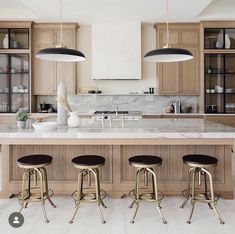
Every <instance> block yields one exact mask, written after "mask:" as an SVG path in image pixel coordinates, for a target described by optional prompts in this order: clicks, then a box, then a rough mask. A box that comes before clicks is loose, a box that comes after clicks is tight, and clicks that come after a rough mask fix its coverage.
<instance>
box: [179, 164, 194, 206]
mask: <svg viewBox="0 0 235 234" xmlns="http://www.w3.org/2000/svg"><path fill="white" fill-rule="evenodd" d="M192 170H194V169H193V168H189V171H188V172H189V177H188V193H189V194H188V196H187V197H185V200H184V202H183V204H182V205H181V206H180V208H181V209H183V208H184V207H185V205H186V204H187V202H188V200H189V198H190V191H191V177H192V174H191V173H192Z"/></svg>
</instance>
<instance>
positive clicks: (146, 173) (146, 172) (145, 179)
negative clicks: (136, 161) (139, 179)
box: [144, 170, 149, 187]
mask: <svg viewBox="0 0 235 234" xmlns="http://www.w3.org/2000/svg"><path fill="white" fill-rule="evenodd" d="M148 184H149V183H148V171H147V170H145V172H144V185H145V186H146V187H147V186H148Z"/></svg>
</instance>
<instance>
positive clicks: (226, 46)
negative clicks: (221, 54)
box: [225, 34, 231, 49]
mask: <svg viewBox="0 0 235 234" xmlns="http://www.w3.org/2000/svg"><path fill="white" fill-rule="evenodd" d="M230 47H231V41H230V38H229V36H228V34H225V49H230Z"/></svg>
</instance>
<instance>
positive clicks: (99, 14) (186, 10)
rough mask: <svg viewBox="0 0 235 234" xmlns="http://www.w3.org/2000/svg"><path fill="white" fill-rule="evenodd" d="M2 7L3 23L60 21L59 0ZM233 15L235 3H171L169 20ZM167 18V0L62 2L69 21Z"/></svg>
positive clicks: (10, 0)
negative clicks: (15, 21)
mask: <svg viewBox="0 0 235 234" xmlns="http://www.w3.org/2000/svg"><path fill="white" fill-rule="evenodd" d="M208 5H209V6H208ZM0 6H1V7H0V20H34V21H59V0H0ZM234 12H235V0H214V1H212V0H169V19H170V21H198V20H199V19H210V18H214V19H227V18H229V19H235V14H234ZM198 16H199V17H198ZM165 17H166V0H63V18H64V21H69V22H79V23H81V24H90V23H92V22H96V21H102V20H103V21H107V20H112V19H115V20H128V19H134V20H138V21H142V22H151V23H154V22H162V21H165Z"/></svg>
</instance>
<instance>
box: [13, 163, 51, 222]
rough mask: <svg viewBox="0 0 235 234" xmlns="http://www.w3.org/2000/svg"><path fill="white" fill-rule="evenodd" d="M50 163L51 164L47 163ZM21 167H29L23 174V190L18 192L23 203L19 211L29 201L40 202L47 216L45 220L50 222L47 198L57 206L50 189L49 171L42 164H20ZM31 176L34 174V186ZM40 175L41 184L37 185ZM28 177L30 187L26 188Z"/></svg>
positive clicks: (44, 214) (20, 201)
mask: <svg viewBox="0 0 235 234" xmlns="http://www.w3.org/2000/svg"><path fill="white" fill-rule="evenodd" d="M46 165H49V164H46ZM18 166H19V167H21V168H25V169H27V170H26V171H25V172H24V174H23V179H22V191H21V192H19V193H18V194H17V197H18V200H19V203H20V205H21V207H20V210H19V212H22V210H23V209H24V208H26V207H27V205H28V203H29V202H40V203H41V208H42V213H43V216H44V218H45V222H46V223H48V222H49V220H48V218H47V214H46V210H45V207H44V205H45V200H46V199H47V200H48V201H49V202H50V204H51V205H52V206H53V207H54V208H56V205H55V204H54V203H53V202H52V200H51V197H52V196H53V194H54V193H53V191H52V190H49V189H48V181H47V171H46V168H44V167H41V166H44V164H42V165H35V166H34V165H31V166H29V165H27V166H24V165H23V164H20V165H19V164H18ZM31 176H34V187H32V186H31ZM38 176H39V181H40V183H39V186H37V177H38ZM27 177H28V188H27V189H26V184H27V182H26V181H27Z"/></svg>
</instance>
